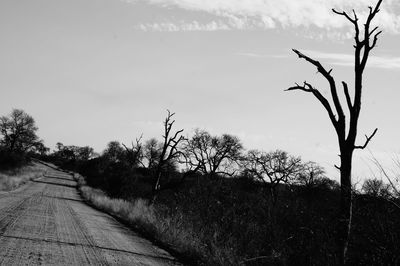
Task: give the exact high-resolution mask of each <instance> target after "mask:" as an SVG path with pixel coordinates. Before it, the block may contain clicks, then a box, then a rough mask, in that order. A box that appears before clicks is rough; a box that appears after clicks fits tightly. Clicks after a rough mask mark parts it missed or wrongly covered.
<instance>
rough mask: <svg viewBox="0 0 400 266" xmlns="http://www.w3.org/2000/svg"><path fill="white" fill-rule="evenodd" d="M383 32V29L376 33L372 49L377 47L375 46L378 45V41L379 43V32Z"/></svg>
mask: <svg viewBox="0 0 400 266" xmlns="http://www.w3.org/2000/svg"><path fill="white" fill-rule="evenodd" d="M381 33H382V31H378V32H377V33H376V34H375V35H374V40H373V41H372V45H371V46H370V48H369V49H370V50H372V49H374V48H375V46H376V43H377V41H378V36H379V34H381Z"/></svg>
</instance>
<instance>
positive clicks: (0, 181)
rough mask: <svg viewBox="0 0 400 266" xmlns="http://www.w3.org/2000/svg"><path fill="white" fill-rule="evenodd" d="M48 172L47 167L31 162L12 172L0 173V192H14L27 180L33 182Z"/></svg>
mask: <svg viewBox="0 0 400 266" xmlns="http://www.w3.org/2000/svg"><path fill="white" fill-rule="evenodd" d="M47 170H48V167H46V166H44V165H42V164H40V163H36V162H32V163H29V164H28V165H26V166H23V167H21V168H18V169H14V170H7V171H2V172H0V191H11V190H14V189H16V188H18V187H20V186H22V185H23V184H25V183H26V182H28V181H29V180H33V179H36V178H39V177H41V176H43V175H44V174H45V173H46V172H47Z"/></svg>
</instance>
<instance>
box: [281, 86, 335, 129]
mask: <svg viewBox="0 0 400 266" xmlns="http://www.w3.org/2000/svg"><path fill="white" fill-rule="evenodd" d="M293 90H302V91H305V92H311V93H312V94H314V96H315V97H316V98H317V99H318V100H319V101H320V102H321V104H322V105H323V106H324V107H325V109H326V111H327V112H328V115H329V118H330V119H331V122H332V124H333V126H334V127H335V128H336V127H337V123H338V122H337V121H336V118H335V115H334V114H333V111H332V108H331V106H330V104H329V102H328V100H327V99H326V98H325V97H324V96H323V95H322V94H321V93H320V92H319V91H318V90H317V89H314V88H313V87H312V85H311V84H309V83H307V82H306V81H304V85H303V86H300V85H299V84H297V83H296V86H294V87H290V88H288V89H286V91H293Z"/></svg>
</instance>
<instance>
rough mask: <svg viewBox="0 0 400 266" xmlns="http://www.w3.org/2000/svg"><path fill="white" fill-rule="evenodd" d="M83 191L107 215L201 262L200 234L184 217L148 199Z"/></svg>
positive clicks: (89, 188)
mask: <svg viewBox="0 0 400 266" xmlns="http://www.w3.org/2000/svg"><path fill="white" fill-rule="evenodd" d="M80 191H81V193H82V196H83V197H84V199H86V200H88V201H89V202H90V203H91V204H93V205H94V206H96V207H97V208H99V209H100V210H103V211H105V212H108V213H110V214H112V215H114V216H116V217H118V218H120V219H121V220H122V221H124V222H126V223H127V224H129V225H131V226H132V227H133V228H135V229H137V230H139V231H141V232H143V233H145V234H146V235H147V236H150V237H151V238H153V239H154V240H156V241H159V242H160V243H163V244H164V246H166V247H168V248H169V249H172V250H174V251H177V252H178V253H180V254H182V255H183V256H184V257H186V258H191V259H193V260H198V259H199V257H200V256H201V255H200V253H199V252H200V251H201V250H202V249H203V248H204V247H203V246H204V245H202V244H201V243H200V241H199V240H200V239H199V237H198V235H196V234H195V233H194V230H192V228H188V224H187V223H184V222H183V221H184V217H183V216H182V215H180V216H179V217H171V216H167V215H165V214H164V211H163V209H162V206H157V205H151V204H149V201H148V200H145V199H136V200H134V201H131V202H130V201H126V200H123V199H114V198H110V197H108V196H107V195H106V194H105V193H104V192H103V191H101V190H99V189H94V188H91V187H88V186H81V187H80Z"/></svg>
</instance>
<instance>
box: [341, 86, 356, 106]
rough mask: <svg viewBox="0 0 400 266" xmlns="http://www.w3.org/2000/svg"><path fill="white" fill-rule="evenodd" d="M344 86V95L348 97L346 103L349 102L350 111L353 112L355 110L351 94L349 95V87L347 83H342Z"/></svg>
mask: <svg viewBox="0 0 400 266" xmlns="http://www.w3.org/2000/svg"><path fill="white" fill-rule="evenodd" d="M342 84H343V89H344V95H345V96H346V102H347V106H348V107H349V110H350V112H351V110H352V109H353V105H352V103H351V98H350V94H349V87H348V86H347V83H346V82H344V81H342Z"/></svg>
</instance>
